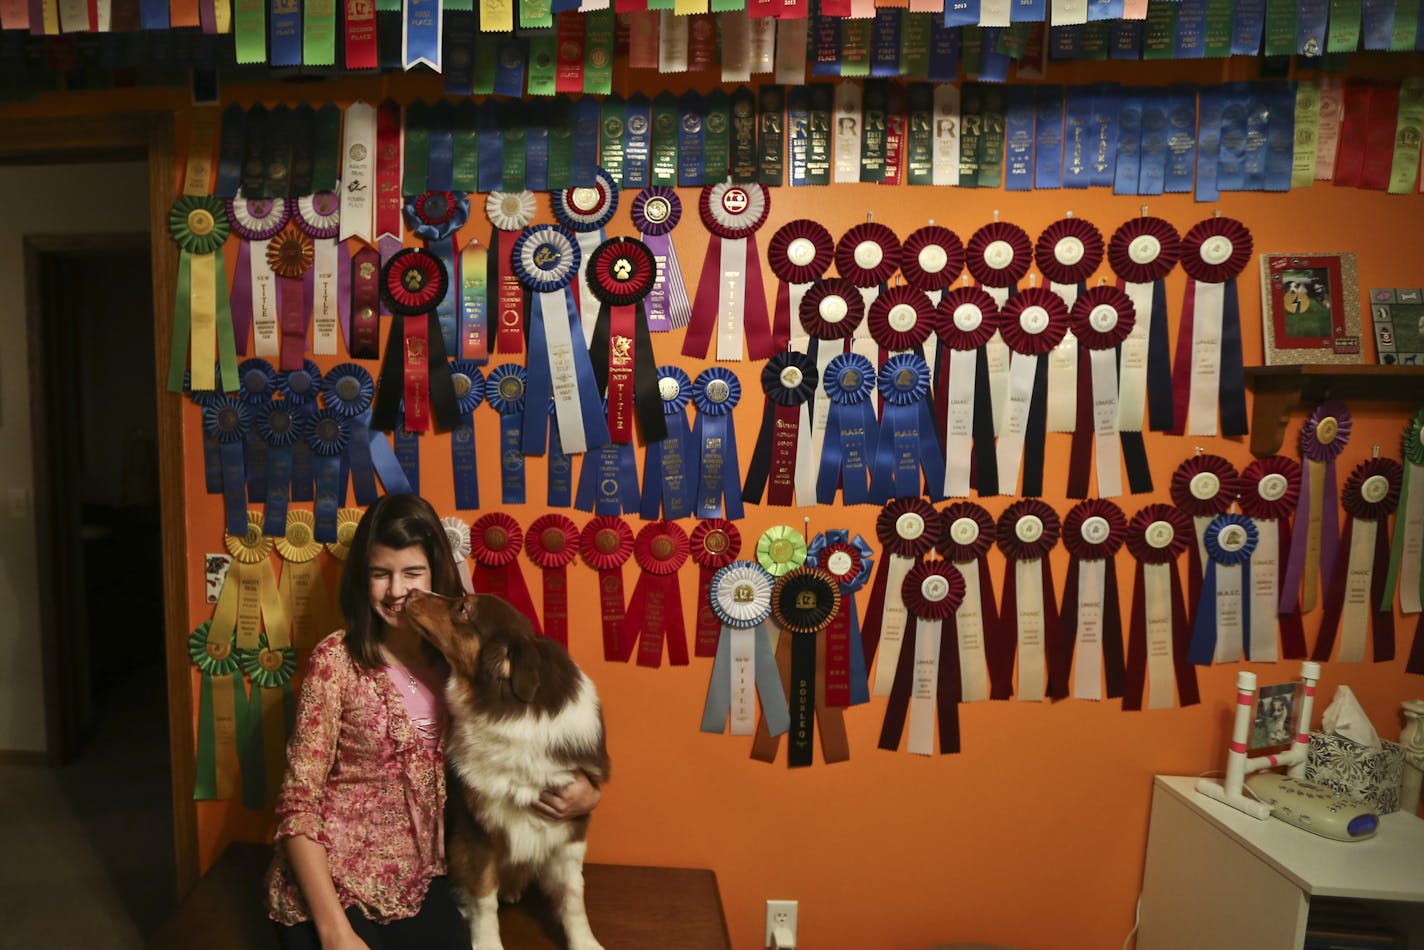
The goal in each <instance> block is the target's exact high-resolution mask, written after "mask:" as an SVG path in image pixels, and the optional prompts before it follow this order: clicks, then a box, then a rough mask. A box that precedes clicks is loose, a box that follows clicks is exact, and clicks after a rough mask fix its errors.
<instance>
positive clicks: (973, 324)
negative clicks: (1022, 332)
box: [935, 287, 1003, 351]
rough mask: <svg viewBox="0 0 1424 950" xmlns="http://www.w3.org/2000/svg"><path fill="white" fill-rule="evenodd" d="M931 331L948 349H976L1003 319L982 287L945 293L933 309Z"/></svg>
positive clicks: (991, 335)
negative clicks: (933, 324) (932, 329)
mask: <svg viewBox="0 0 1424 950" xmlns="http://www.w3.org/2000/svg"><path fill="white" fill-rule="evenodd" d="M935 316H936V317H937V318H938V321H937V323H936V326H935V332H936V333H937V334H939V338H940V340H941V341H942V342H943V343H944V344H945V345H946V346H948V347H949V348H950V349H952V350H966V351H967V350H977V349H979V348H980V347H981V346H983V345H984V344H985V343H988V342H989V340H990V339H991V338H992V337H993V336H994V331H995V330H998V329H999V323H1000V322H1001V321H1002V319H1003V315H1002V313H1000V311H999V304H998V302H997V301H996V300H994V298H993V297H991V296H989V292H988V291H986V290H985V289H984V288H983V287H956V288H954V289H953V290H949V291H946V292H945V294H944V296H943V297H941V298H940V301H939V306H938V307H936V308H935Z"/></svg>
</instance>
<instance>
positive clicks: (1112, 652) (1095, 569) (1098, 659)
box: [1058, 498, 1127, 700]
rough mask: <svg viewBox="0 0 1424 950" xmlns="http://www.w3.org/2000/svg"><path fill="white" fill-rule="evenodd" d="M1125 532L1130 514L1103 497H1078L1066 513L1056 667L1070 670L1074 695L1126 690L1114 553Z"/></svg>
mask: <svg viewBox="0 0 1424 950" xmlns="http://www.w3.org/2000/svg"><path fill="white" fill-rule="evenodd" d="M1126 535H1127V516H1126V515H1125V514H1123V511H1122V509H1121V508H1119V507H1118V506H1117V505H1115V504H1113V503H1112V502H1110V501H1105V500H1103V499H1099V498H1093V499H1089V500H1087V501H1080V502H1079V503H1078V504H1076V505H1074V506H1073V507H1072V508H1071V509H1069V511H1068V514H1067V515H1065V516H1064V518H1063V546H1064V547H1065V548H1067V549H1068V555H1069V560H1068V578H1067V580H1066V581H1065V583H1064V586H1063V611H1062V613H1061V615H1060V617H1059V624H1060V627H1061V628H1062V636H1061V637H1060V638H1059V641H1058V649H1059V659H1058V668H1059V669H1061V670H1063V671H1064V672H1065V673H1067V672H1068V671H1069V670H1071V671H1072V686H1071V692H1072V696H1073V698H1074V699H1094V700H1097V699H1102V698H1103V697H1104V695H1106V696H1107V697H1108V698H1114V697H1118V696H1121V695H1122V692H1123V684H1124V681H1125V680H1126V677H1127V669H1126V666H1125V664H1124V661H1123V642H1122V607H1121V602H1120V600H1119V598H1118V592H1117V565H1116V564H1115V563H1114V562H1113V557H1114V555H1116V554H1117V552H1118V549H1119V548H1121V547H1122V544H1123V540H1124V539H1125V537H1126ZM1105 688H1106V689H1105Z"/></svg>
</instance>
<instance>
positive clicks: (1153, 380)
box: [1139, 278, 1174, 432]
mask: <svg viewBox="0 0 1424 950" xmlns="http://www.w3.org/2000/svg"><path fill="white" fill-rule="evenodd" d="M1139 319H1141V318H1139ZM1151 319H1152V323H1151V326H1150V327H1149V328H1148V337H1147V403H1148V405H1147V428H1148V429H1149V430H1150V431H1152V432H1171V431H1172V429H1173V425H1172V422H1173V416H1174V409H1173V404H1172V355H1171V352H1170V350H1169V341H1168V339H1167V288H1166V285H1165V284H1164V283H1163V281H1162V279H1161V278H1158V279H1157V280H1155V281H1153V283H1152V318H1151Z"/></svg>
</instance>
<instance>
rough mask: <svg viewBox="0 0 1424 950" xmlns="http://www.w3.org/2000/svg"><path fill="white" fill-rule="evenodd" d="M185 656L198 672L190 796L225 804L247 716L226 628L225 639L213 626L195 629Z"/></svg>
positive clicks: (237, 665)
mask: <svg viewBox="0 0 1424 950" xmlns="http://www.w3.org/2000/svg"><path fill="white" fill-rule="evenodd" d="M188 655H189V656H190V657H192V659H193V665H194V666H196V667H197V668H198V672H199V678H198V736H197V740H198V742H197V754H196V760H195V762H194V771H195V775H194V781H193V797H194V798H195V799H198V800H199V801H213V800H215V799H216V800H222V799H230V798H232V797H234V793H235V792H236V790H237V788H236V786H237V782H238V777H239V774H240V772H241V769H240V767H239V765H238V754H237V736H238V732H239V721H240V719H241V718H243V717H245V716H246V714H247V695H246V692H245V691H244V690H243V687H242V665H241V663H240V661H239V660H238V657H237V654H236V651H235V648H234V638H233V633H232V631H231V628H229V631H228V632H227V633H226V634H223V633H219V632H218V630H217V629H214V624H213V621H204V622H203V623H201V624H199V625H198V627H197V629H195V630H194V631H193V632H192V634H191V635H190V636H189V637H188Z"/></svg>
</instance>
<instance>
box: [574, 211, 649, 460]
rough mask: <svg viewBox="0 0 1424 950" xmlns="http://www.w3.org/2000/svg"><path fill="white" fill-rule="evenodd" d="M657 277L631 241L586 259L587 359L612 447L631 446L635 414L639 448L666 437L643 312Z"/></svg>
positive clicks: (645, 253) (606, 245) (601, 248)
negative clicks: (603, 403)
mask: <svg viewBox="0 0 1424 950" xmlns="http://www.w3.org/2000/svg"><path fill="white" fill-rule="evenodd" d="M657 275H658V262H657V259H656V258H655V257H654V256H653V252H652V250H651V249H650V248H649V247H648V246H647V245H646V244H644V243H642V242H641V241H635V240H633V239H632V238H612V239H611V240H608V241H604V242H603V243H602V244H599V245H598V246H596V247H595V248H593V250H592V251H591V252H590V253H589V255H588V268H587V272H586V273H585V275H584V276H585V278H586V279H587V281H588V286H589V290H590V292H591V293H592V294H593V297H594V299H595V300H596V301H597V303H598V316H597V320H596V322H595V324H594V328H593V338H592V340H591V341H590V343H589V356H590V358H591V360H592V362H593V375H594V379H595V380H596V381H597V383H598V390H599V392H603V393H607V399H608V413H607V421H608V432H609V436H610V438H611V439H612V440H613V441H614V442H615V443H629V442H632V441H633V419H634V416H635V413H636V417H637V420H638V428H639V429H640V430H641V432H642V435H643V441H644V442H661V441H662V440H663V439H666V438H667V437H668V429H667V422H666V420H665V419H664V417H663V411H662V400H661V399H660V398H659V396H658V368H657V364H656V363H655V362H654V360H653V342H652V338H651V336H650V335H649V332H648V316H647V312H646V310H645V309H644V306H643V301H644V299H645V298H646V297H647V296H648V294H649V293H651V292H652V289H653V284H654V282H655V281H656V280H657Z"/></svg>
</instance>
